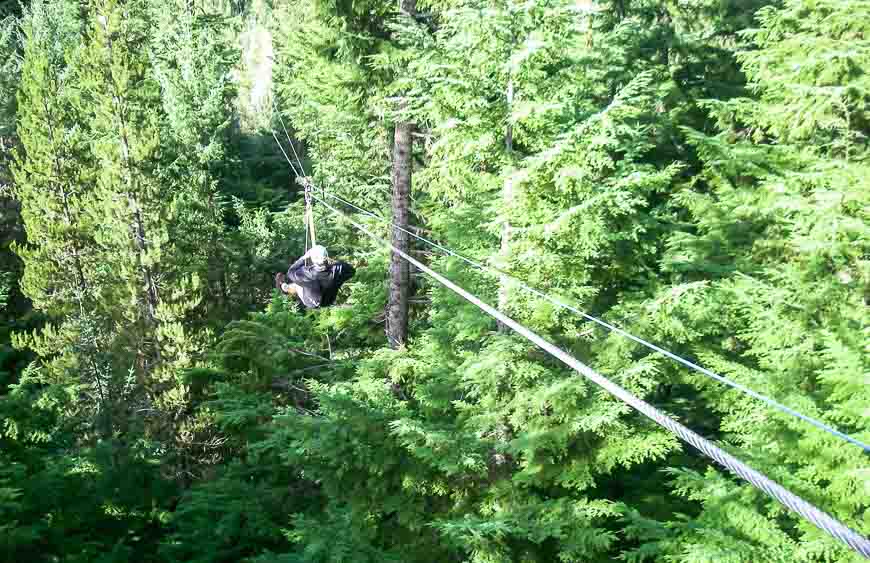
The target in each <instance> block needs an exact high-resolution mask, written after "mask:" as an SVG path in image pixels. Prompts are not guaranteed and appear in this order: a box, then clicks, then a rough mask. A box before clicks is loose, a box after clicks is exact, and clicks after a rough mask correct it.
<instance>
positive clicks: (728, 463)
mask: <svg viewBox="0 0 870 563" xmlns="http://www.w3.org/2000/svg"><path fill="white" fill-rule="evenodd" d="M312 197H314V198H315V199H317V200H318V201H320V203H322V204H323V205H325V206H326V207H327V208H328V209H329V210H331V211H332V212H333V213H336V214H337V215H339V216H342V217H344V218H345V219H346V220H347V221H348V222H350V223H351V224H352V225H353V226H354V227H356V228H357V229H359V230H360V231H362V232H363V233H365V234H366V235H367V236H368V237H370V238H371V239H372V240H374V241H375V242H376V243H378V244H380V245H381V246H384V247H386V248H389V249H391V250H392V251H393V252H395V253H397V254H398V255H399V256H401V257H402V258H404V259H405V260H407V261H408V262H409V263H411V264H413V265H414V266H415V267H417V268H418V269H419V270H420V271H422V272H424V273H426V274H428V275H429V276H430V277H432V278H433V279H434V280H435V281H437V282H438V283H440V284H441V285H443V286H445V287H447V288H448V289H450V290H451V291H453V292H454V293H456V294H458V295H460V296H461V297H462V298H464V299H465V300H466V301H468V302H469V303H471V304H473V305H475V306H476V307H478V308H479V309H480V310H482V311H484V312H485V313H487V314H488V315H490V316H491V317H493V318H494V319H496V320H497V321H499V322H500V323H502V324H504V325H506V326H508V327H510V328H511V329H513V330H514V331H515V332H516V333H517V334H519V335H520V336H522V337H524V338H525V339H526V340H528V341H530V342H532V343H533V344H536V345H537V346H538V347H540V348H541V349H542V350H544V351H545V352H547V353H548V354H550V355H551V356H553V357H555V358H556V359H558V360H559V361H561V362H562V363H564V364H565V365H567V366H568V367H570V368H571V369H573V370H574V371H576V372H577V373H579V374H580V375H582V376H584V377H586V378H587V379H589V380H590V381H592V382H593V383H595V384H596V385H598V386H599V387H602V388H603V389H604V390H606V391H607V392H608V393H610V394H611V395H613V396H614V397H616V398H618V399H619V400H621V401H623V402H624V403H626V404H628V405H630V406H631V407H633V408H634V409H635V410H637V411H639V412H641V413H642V414H644V415H645V416H646V417H647V418H649V419H650V420H652V421H653V422H655V423H656V424H658V425H659V426H661V427H663V428H665V429H666V430H668V431H669V432H671V433H672V434H675V435H676V436H678V437H679V438H680V439H682V440H683V441H685V442H686V443H688V444H690V445H691V446H693V447H694V448H695V449H697V450H698V451H700V452H701V453H703V454H704V455H706V456H707V457H709V458H710V459H712V460H714V461H716V462H717V463H718V464H720V465H721V466H723V467H725V468H726V469H728V470H729V471H731V472H732V473H733V474H735V475H737V476H738V477H740V478H742V479H744V480H746V481H748V482H749V483H750V484H752V485H753V486H755V487H756V488H758V489H759V490H761V491H763V492H764V493H766V494H767V495H769V496H771V497H772V498H774V499H776V500H777V501H779V502H780V503H782V504H783V505H784V506H786V507H787V508H789V509H791V510H793V511H794V512H796V513H797V514H799V515H801V516H803V517H804V518H805V519H807V520H808V521H810V522H811V523H812V524H814V525H815V526H816V527H818V528H819V529H821V530H823V531H824V532H826V533H828V534H830V535H831V536H832V537H834V538H836V539H838V540H839V541H841V542H843V543H845V544H846V545H848V546H849V547H850V548H851V549H853V550H854V551H856V552H857V553H859V554H861V555H862V556H864V557H865V558H867V559H870V540H868V539H867V538H865V537H864V536H862V535H860V534H859V533H857V532H855V531H853V530H851V529H850V528H848V527H847V526H845V525H844V524H842V523H841V522H840V521H839V520H837V519H835V518H833V517H832V516H830V515H829V514H827V513H825V512H823V511H822V510H819V509H818V508H816V507H815V506H814V505H812V504H810V503H809V502H807V501H805V500H804V499H802V498H801V497H799V496H797V495H795V494H794V493H792V492H791V491H789V490H788V489H786V488H785V487H783V486H782V485H780V484H778V483H776V482H775V481H773V480H771V479H770V478H768V477H767V476H766V475H764V474H763V473H760V472H758V471H756V470H755V469H752V468H751V467H749V466H748V465H746V464H745V463H743V462H742V461H740V460H739V459H737V458H736V457H734V456H732V455H731V454H729V453H727V452H726V451H724V450H722V449H721V448H719V447H718V446H716V445H715V444H714V443H712V442H710V441H709V440H707V439H706V438H703V437H702V436H700V435H699V434H696V433H695V432H693V431H692V430H690V429H689V428H687V427H686V426H683V425H682V424H680V423H679V422H677V421H676V420H674V419H672V418H670V417H669V416H668V415H666V414H665V413H663V412H661V411H660V410H658V409H657V408H655V407H654V406H652V405H650V404H649V403H647V402H646V401H644V400H642V399H640V398H638V397H636V396H634V395H632V394H631V393H630V392H628V391H627V390H626V389H624V388H622V387H621V386H619V385H617V384H616V383H613V382H612V381H610V380H609V379H607V378H606V377H604V376H602V375H600V374H599V373H598V372H596V371H595V370H593V369H592V368H590V367H589V366H587V365H586V364H584V363H582V362H580V361H579V360H577V359H576V358H574V357H573V356H571V355H569V354H568V353H567V352H565V351H564V350H562V349H561V348H559V347H557V346H556V345H554V344H552V343H551V342H549V341H547V340H545V339H544V338H543V337H541V336H540V335H538V334H537V333H535V332H533V331H532V330H530V329H528V328H526V327H525V326H523V325H521V324H520V323H518V322H516V321H515V320H513V319H511V318H510V317H508V316H507V315H505V314H503V313H502V312H500V311H499V310H498V309H496V308H495V307H492V306H491V305H488V304H486V303H484V302H483V301H481V300H480V299H478V298H477V297H476V296H474V295H472V294H471V293H469V292H468V291H466V290H465V289H463V288H462V287H460V286H458V285H456V284H454V283H453V282H451V281H450V280H448V279H447V278H445V277H444V276H442V275H440V274H439V273H437V272H435V271H434V270H432V269H430V268H429V267H427V266H426V265H424V264H422V263H421V262H420V261H418V260H416V259H414V258H413V257H412V256H410V255H408V254H407V253H405V252H403V251H401V250H399V249H398V248H396V247H395V246H393V245H392V244H390V243H388V242H386V241H384V240H382V239H380V238H378V236H377V235H375V234H374V233H372V232H371V231H369V230H368V229H367V228H366V227H364V226H363V225H361V224H359V223H357V222H356V221H354V220H353V219H351V218H350V217H348V216H347V215H346V214H345V213H343V212H341V211H339V210H337V209H335V208H334V207H332V206H331V205H330V204H328V203H327V202H325V201H323V200H322V199H320V198H318V197H316V196H313V195H312Z"/></svg>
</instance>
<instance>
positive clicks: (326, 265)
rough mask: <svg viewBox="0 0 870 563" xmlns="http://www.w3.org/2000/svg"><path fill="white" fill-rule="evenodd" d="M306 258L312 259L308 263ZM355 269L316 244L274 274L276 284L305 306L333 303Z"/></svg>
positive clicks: (279, 288) (315, 306) (314, 307)
mask: <svg viewBox="0 0 870 563" xmlns="http://www.w3.org/2000/svg"><path fill="white" fill-rule="evenodd" d="M306 260H311V265H307V264H306ZM355 273H356V270H354V267H353V266H351V265H350V264H348V263H347V262H343V261H340V260H337V261H331V260H330V259H329V253H328V252H327V251H326V248H324V247H323V246H321V245H319V244H315V245H314V246H312V247H311V249H310V250H308V252H306V253H305V254H303V255H302V256H301V257H300V258H299V259H298V260H296V261H295V262H293V263H292V264H291V265H290V267H289V268H287V273H286V274H282V273H278V274H275V287H276V289H278V290H279V291H281V292H282V293H284V294H286V295H291V296H293V295H295V296H296V297H297V298H299V301H300V302H301V303H302V305H304V306H305V307H306V308H308V309H318V308H320V307H328V306H330V305H332V304H333V303H335V298H336V297H337V296H338V290H339V289H341V286H342V285H343V284H344V283H345V282H346V281H348V280H349V279H351V278H352V277H353V275H354V274H355Z"/></svg>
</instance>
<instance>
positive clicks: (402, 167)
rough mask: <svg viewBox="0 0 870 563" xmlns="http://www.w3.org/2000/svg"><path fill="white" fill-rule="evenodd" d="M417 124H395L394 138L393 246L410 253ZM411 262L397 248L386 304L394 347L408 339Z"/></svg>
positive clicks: (390, 335) (391, 343)
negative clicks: (409, 269)
mask: <svg viewBox="0 0 870 563" xmlns="http://www.w3.org/2000/svg"><path fill="white" fill-rule="evenodd" d="M413 131H414V126H413V124H411V123H407V122H401V123H398V124H396V130H395V140H394V141H393V197H392V208H393V224H395V225H396V227H400V228H394V229H393V236H392V243H393V246H394V247H396V248H398V249H399V250H401V251H403V252H408V243H409V236H408V233H407V232H405V231H403V230H401V229H405V230H407V229H408V207H409V199H410V194H411V154H412V149H413V135H412V134H413ZM408 273H409V271H408V262H407V261H406V260H405V259H404V258H402V257H401V256H400V255H399V254H398V253H396V252H395V251H394V252H393V254H392V257H391V259H390V300H389V303H388V305H387V340H389V342H390V347H391V348H399V347H401V346H402V345H404V344H405V342H406V341H407V339H408V292H409V290H410V284H409V280H410V276H409V275H408Z"/></svg>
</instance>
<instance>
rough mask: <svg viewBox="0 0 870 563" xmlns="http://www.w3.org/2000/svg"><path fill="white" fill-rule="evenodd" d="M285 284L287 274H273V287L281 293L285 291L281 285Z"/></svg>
mask: <svg viewBox="0 0 870 563" xmlns="http://www.w3.org/2000/svg"><path fill="white" fill-rule="evenodd" d="M285 285H287V276H286V275H285V274H284V273H283V272H278V273H277V274H275V289H277V290H278V291H280V292H282V293H286V291H284V287H283V286H285Z"/></svg>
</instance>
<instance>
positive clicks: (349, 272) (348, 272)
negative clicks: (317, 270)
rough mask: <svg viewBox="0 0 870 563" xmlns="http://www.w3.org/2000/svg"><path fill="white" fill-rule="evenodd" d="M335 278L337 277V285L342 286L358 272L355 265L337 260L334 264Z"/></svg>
mask: <svg viewBox="0 0 870 563" xmlns="http://www.w3.org/2000/svg"><path fill="white" fill-rule="evenodd" d="M333 269H334V270H333V271H334V272H335V273H334V274H333V279H335V285H336V286H340V285H341V284H343V283H344V282H346V281H347V280H349V279H350V278H352V277H353V275H354V274H355V273H356V270H355V269H354V267H353V266H351V265H350V264H348V263H347V262H336V263H335V265H334V266H333Z"/></svg>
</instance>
